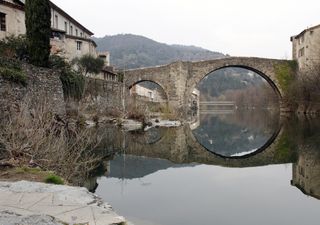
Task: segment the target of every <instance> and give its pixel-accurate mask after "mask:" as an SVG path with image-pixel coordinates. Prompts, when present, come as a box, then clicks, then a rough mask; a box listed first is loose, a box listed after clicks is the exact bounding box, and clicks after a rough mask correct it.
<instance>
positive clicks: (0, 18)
mask: <svg viewBox="0 0 320 225" xmlns="http://www.w3.org/2000/svg"><path fill="white" fill-rule="evenodd" d="M0 30H1V31H6V30H7V26H6V14H4V13H0Z"/></svg>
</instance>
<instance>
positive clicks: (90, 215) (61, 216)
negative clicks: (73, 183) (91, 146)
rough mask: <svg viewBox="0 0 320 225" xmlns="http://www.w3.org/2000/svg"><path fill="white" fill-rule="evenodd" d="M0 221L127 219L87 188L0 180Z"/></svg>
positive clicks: (101, 223) (104, 224)
mask: <svg viewBox="0 0 320 225" xmlns="http://www.w3.org/2000/svg"><path fill="white" fill-rule="evenodd" d="M0 224H1V225H13V224H35V225H60V224H63V225H66V224H88V225H116V224H119V225H125V224H129V223H128V222H127V221H126V220H125V219H124V218H123V217H121V216H119V215H117V214H116V213H115V212H114V211H113V209H112V208H111V206H110V205H108V204H107V203H105V202H103V201H102V199H101V198H100V197H98V196H97V195H94V194H92V193H90V192H89V191H88V190H87V189H86V188H80V187H70V186H66V185H52V184H44V183H38V182H30V181H19V182H0Z"/></svg>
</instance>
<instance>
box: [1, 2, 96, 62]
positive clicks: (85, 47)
mask: <svg viewBox="0 0 320 225" xmlns="http://www.w3.org/2000/svg"><path fill="white" fill-rule="evenodd" d="M24 2H25V1H24V0H22V1H19V0H0V22H1V24H0V25H1V26H0V28H1V29H0V38H1V39H3V38H5V37H7V36H10V35H15V36H18V35H20V34H25V33H26V27H25V13H24ZM50 6H51V30H52V33H51V40H50V43H51V52H52V54H58V55H60V56H62V57H64V58H66V59H67V60H72V59H73V58H76V57H81V56H83V55H85V54H90V55H92V56H94V57H97V56H98V54H97V51H96V44H95V42H94V41H93V40H91V38H90V37H91V36H92V35H93V33H92V32H91V31H89V30H88V29H87V28H85V27H84V26H83V25H81V24H80V23H79V22H77V21H76V20H75V19H73V18H72V17H71V16H70V15H69V14H67V13H66V12H65V11H63V10H62V9H61V8H59V7H58V6H57V5H55V4H54V3H52V2H50Z"/></svg>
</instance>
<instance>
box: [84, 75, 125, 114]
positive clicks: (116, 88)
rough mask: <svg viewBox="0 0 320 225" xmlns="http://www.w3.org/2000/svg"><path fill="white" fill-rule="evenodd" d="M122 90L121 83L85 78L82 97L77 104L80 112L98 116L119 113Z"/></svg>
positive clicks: (121, 107)
mask: <svg viewBox="0 0 320 225" xmlns="http://www.w3.org/2000/svg"><path fill="white" fill-rule="evenodd" d="M122 88H123V84H122V83H121V82H112V81H105V80H100V79H92V78H87V80H86V85H85V93H84V97H83V99H81V101H80V102H79V109H80V112H82V113H84V114H86V115H100V116H107V115H112V114H114V113H120V112H121V111H122V109H123V106H122V99H123V98H122V96H123V93H122V90H123V89H122Z"/></svg>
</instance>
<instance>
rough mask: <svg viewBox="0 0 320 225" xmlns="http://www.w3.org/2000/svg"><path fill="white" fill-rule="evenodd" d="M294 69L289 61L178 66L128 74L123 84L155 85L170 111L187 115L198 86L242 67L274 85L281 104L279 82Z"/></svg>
mask: <svg viewBox="0 0 320 225" xmlns="http://www.w3.org/2000/svg"><path fill="white" fill-rule="evenodd" d="M291 65H292V63H291V61H288V60H276V59H263V58H247V57H229V58H223V59H214V60H206V61H199V62H175V63H171V64H169V65H164V66H157V67H150V68H142V69H133V70H127V71H126V72H125V74H126V76H125V77H124V82H125V85H126V87H128V89H129V88H130V87H132V86H133V85H135V84H137V83H139V82H141V81H152V82H155V83H157V84H159V85H160V86H161V87H162V88H163V90H164V91H165V93H166V94H167V97H168V103H169V105H170V106H171V107H173V108H175V109H177V110H180V111H181V110H182V111H184V112H186V111H187V110H188V109H187V106H188V105H190V101H191V100H190V96H192V92H193V90H194V89H195V87H196V85H197V84H198V83H199V82H200V81H201V80H202V79H203V78H204V77H205V76H207V75H208V74H209V73H211V72H214V71H216V70H219V69H223V68H227V67H241V68H245V69H248V70H251V71H254V72H256V73H257V74H259V75H260V76H262V77H263V78H264V79H265V80H266V81H267V82H268V83H269V84H270V85H271V87H272V88H273V89H274V90H275V92H276V93H277V94H278V96H279V98H280V100H281V96H283V92H284V90H283V86H281V84H282V83H281V81H280V80H279V79H281V75H282V72H283V71H286V73H288V74H286V75H287V76H291V75H293V72H294V68H293V67H292V66H291ZM279 74H280V75H279Z"/></svg>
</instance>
